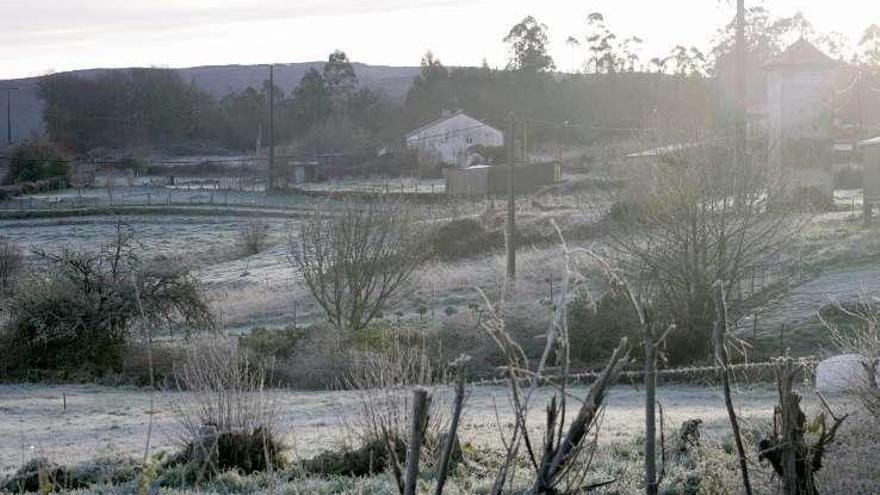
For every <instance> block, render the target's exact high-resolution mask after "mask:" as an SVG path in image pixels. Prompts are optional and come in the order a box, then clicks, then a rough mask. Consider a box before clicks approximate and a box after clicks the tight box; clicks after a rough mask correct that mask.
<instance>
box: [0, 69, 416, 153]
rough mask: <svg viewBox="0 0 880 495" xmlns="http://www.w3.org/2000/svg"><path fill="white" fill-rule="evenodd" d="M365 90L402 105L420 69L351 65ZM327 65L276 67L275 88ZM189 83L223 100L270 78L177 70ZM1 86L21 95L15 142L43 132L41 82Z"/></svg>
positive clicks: (2, 132)
mask: <svg viewBox="0 0 880 495" xmlns="http://www.w3.org/2000/svg"><path fill="white" fill-rule="evenodd" d="M352 65H353V66H354V69H355V72H357V75H358V79H359V80H360V82H361V84H362V85H363V86H366V87H368V88H370V89H377V90H381V91H382V92H383V93H384V94H385V95H386V97H387V98H389V99H390V100H392V101H397V102H403V100H404V98H405V96H406V92H407V90H408V89H409V87H410V85H411V84H412V80H413V78H414V77H415V76H417V75H418V73H419V68H418V67H389V66H382V65H366V64H360V63H354V64H352ZM323 67H324V62H304V63H294V64H276V65H275V85H276V86H278V87H279V88H281V89H282V90H283V91H284V92H285V93H289V92H290V91H293V89H294V88H296V86H297V85H298V84H299V81H300V79H302V76H303V75H304V74H305V73H306V71H308V70H309V69H311V68H315V69H317V70H319V71H320V70H321V69H322V68H323ZM114 70H125V69H84V70H76V71H70V72H69V73H71V74H77V75H81V76H83V77H94V76H95V75H97V74H100V73H104V72H111V71H114ZM174 70H176V71H178V72H179V73H180V74H181V75H182V76H183V78H184V80H187V81H190V80H192V81H195V83H196V85H198V86H199V87H200V88H202V89H203V90H204V91H206V92H208V93H210V94H212V95H214V96H216V97H218V98H219V97H222V96H224V95H227V94H229V93H233V92H237V91H241V90H243V89H246V88H247V87H248V86H253V87H255V88H258V87H260V85H261V84H262V83H263V81H264V80H266V79H268V78H269V69H268V67H267V66H265V65H211V66H203V67H190V68H184V69H174ZM0 86H15V87H19V88H21V90H20V91H14V92H13V93H12V133H13V139H14V140H16V141H17V140H20V139H25V138H28V137H32V136H35V135H39V134H42V132H43V118H42V110H43V104H42V100H40V97H39V78H37V77H30V78H25V79H11V80H5V81H3V80H0ZM0 94H2V96H0V117H2V118H0V141H2V142H5V140H6V101H5V100H6V96H5V92H0Z"/></svg>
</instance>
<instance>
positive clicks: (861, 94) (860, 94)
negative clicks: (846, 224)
mask: <svg viewBox="0 0 880 495" xmlns="http://www.w3.org/2000/svg"><path fill="white" fill-rule="evenodd" d="M856 77H858V79H857V80H856V98H857V101H856V109H857V110H858V116H859V117H858V118H859V123H858V126H857V127H856V139H855V143H853V153H856V154H858V157H859V162H860V163H861V165H862V170H864V168H865V159H864V156H863V155H862V153H861V152H860V150H859V143H860V142H861V141H862V136H864V134H863V132H864V128H865V108H864V105H865V78H864V73H863V72H862V69H859V73H858V75H857V76H856ZM868 192H869V190H868V188H866V187H865V184H864V181H863V183H862V218H863V221H864V222H865V224H866V225H867V224H870V223H871V214H872V213H873V211H872V207H873V204H872V203H871V201H872V200H874V199H876V198H869V197H868V194H867V193H868Z"/></svg>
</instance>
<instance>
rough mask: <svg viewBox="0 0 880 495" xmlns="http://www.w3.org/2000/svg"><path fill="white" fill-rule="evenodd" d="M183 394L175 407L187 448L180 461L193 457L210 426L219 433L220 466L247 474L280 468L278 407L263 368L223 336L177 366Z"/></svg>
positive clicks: (198, 348) (199, 345) (205, 342)
mask: <svg viewBox="0 0 880 495" xmlns="http://www.w3.org/2000/svg"><path fill="white" fill-rule="evenodd" d="M175 376H176V379H177V386H178V389H179V390H180V394H179V395H177V396H175V398H174V400H173V401H172V408H173V410H174V412H175V414H176V416H177V419H178V422H179V423H180V426H181V427H182V430H183V435H184V437H183V438H184V441H185V442H186V448H185V449H184V451H183V452H182V453H181V454H180V455H179V456H178V460H179V461H191V460H193V449H194V445H196V444H197V443H198V442H199V441H200V439H201V437H202V436H203V428H204V427H206V426H211V427H214V428H216V433H217V450H218V452H217V459H218V464H217V466H215V467H216V468H218V469H220V470H223V469H241V470H243V471H245V472H253V471H264V470H267V469H269V468H270V467H281V465H282V464H283V458H282V457H281V455H280V454H281V452H282V451H283V450H284V447H283V445H282V444H281V442H280V441H279V440H278V439H277V433H276V428H277V419H278V416H279V410H278V408H277V406H276V403H275V401H274V399H273V398H272V396H271V395H270V394H269V393H268V391H267V384H266V376H265V371H264V367H263V366H262V365H261V364H260V363H254V362H251V361H250V360H249V359H248V357H247V355H246V353H244V352H241V351H240V350H239V349H238V348H237V346H236V345H235V344H234V343H233V342H231V341H229V340H222V339H216V338H212V339H205V340H203V341H200V342H198V343H197V344H196V345H194V346H193V347H192V348H191V349H190V351H189V353H188V355H187V357H186V361H185V362H184V363H183V364H182V365H181V366H179V367H178V368H177V369H176V370H175Z"/></svg>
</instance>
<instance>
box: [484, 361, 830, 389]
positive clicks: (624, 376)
mask: <svg viewBox="0 0 880 495" xmlns="http://www.w3.org/2000/svg"><path fill="white" fill-rule="evenodd" d="M818 363H819V359H817V358H816V357H814V356H807V357H802V358H797V359H795V360H794V367H795V369H796V370H798V371H799V372H800V373H801V375H802V378H803V379H809V380H812V379H813V377H814V376H815V370H816V365H817V364H818ZM776 364H777V360H775V359H774V360H770V361H761V362H757V363H738V364H733V365H731V366H730V368H731V372H733V373H734V376H735V377H736V378H739V379H741V380H745V381H747V382H752V383H755V382H770V381H773V379H774V377H775V375H774V369H775V366H776ZM721 370H722V368H721V367H720V366H686V367H680V368H667V369H659V370H657V381H658V382H700V383H706V382H710V383H711V382H714V381H715V380H716V379H717V378H719V374H720V373H721ZM600 373H601V372H600V371H584V372H578V373H571V374H570V375H569V376H568V383H581V384H583V383H589V382H592V381H593V380H595V379H596V378H597V377H598V376H599V374H600ZM644 375H645V373H644V371H638V370H624V371H622V372H621V373H620V379H619V380H618V382H635V381H636V379H643V378H644ZM560 378H561V377H560V376H559V375H550V376H546V377H544V378H543V379H542V382H544V383H547V384H555V383H559V380H560ZM507 382H508V380H507V378H485V379H477V380H472V381H470V382H469V384H470V385H476V386H480V385H483V386H493V385H503V384H506V383H507Z"/></svg>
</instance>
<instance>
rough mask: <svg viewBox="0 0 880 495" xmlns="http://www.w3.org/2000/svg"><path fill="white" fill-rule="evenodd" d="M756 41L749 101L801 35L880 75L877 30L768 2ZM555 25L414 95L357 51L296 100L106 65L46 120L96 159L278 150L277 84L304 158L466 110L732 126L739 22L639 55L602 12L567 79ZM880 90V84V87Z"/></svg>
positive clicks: (572, 132)
mask: <svg viewBox="0 0 880 495" xmlns="http://www.w3.org/2000/svg"><path fill="white" fill-rule="evenodd" d="M747 22H748V29H747V33H746V43H747V52H748V56H747V60H748V68H747V70H748V77H749V87H750V88H753V89H752V91H751V95H750V104H756V103H760V101H762V99H763V97H764V93H765V92H764V91H763V90H762V89H761V88H764V87H765V83H764V79H763V78H764V77H766V76H765V75H764V73H763V71H762V70H761V67H762V66H763V65H764V64H765V63H767V62H768V61H769V60H771V59H772V58H774V57H776V56H777V55H779V54H780V53H781V52H782V51H783V50H784V49H785V48H786V47H787V46H788V45H789V44H790V43H792V42H793V41H796V40H797V39H798V38H805V39H808V40H810V41H812V42H814V43H815V44H817V45H818V46H819V47H820V48H822V49H823V50H824V51H826V53H828V54H829V55H831V56H832V57H836V58H838V59H841V60H843V58H844V57H845V54H846V53H848V52H847V50H849V52H850V53H851V55H850V60H849V62H850V64H851V65H852V66H854V67H862V68H869V69H870V70H869V74H870V77H874V78H875V79H876V78H877V76H878V74H877V69H876V68H877V67H878V65H880V27H877V26H876V25H872V26H870V27H869V28H868V29H866V31H865V34H864V36H863V37H862V39H861V40H860V41H859V43H858V44H857V45H856V46H855V49H854V50H853V49H849V48H848V46H849V45H848V43H847V41H846V40H845V39H844V37H843V36H842V35H839V34H834V33H831V34H825V33H819V32H818V31H816V30H815V29H814V28H813V26H812V24H811V23H810V22H809V20H807V19H806V18H805V17H804V16H803V15H802V14H795V15H794V16H791V17H783V18H777V17H773V16H772V15H771V14H770V13H769V12H768V11H767V10H766V9H765V8H764V7H754V8H752V9H750V10H749V11H748V15H747ZM548 39H549V30H548V28H547V26H546V25H544V24H542V23H540V22H539V21H538V20H536V19H535V18H533V17H531V16H529V17H526V18H525V19H523V20H522V21H521V22H519V23H517V24H516V25H515V26H513V27H512V28H511V29H510V31H509V32H508V34H507V35H506V36H505V37H504V38H503V42H504V43H505V44H506V45H507V46H508V48H509V52H510V55H509V61H508V63H507V65H506V66H505V67H503V68H490V67H489V65H488V64H487V63H485V62H484V64H483V66H482V67H454V68H450V67H446V66H444V65H443V64H442V62H441V61H440V59H439V58H438V57H437V56H436V55H435V54H433V53H432V52H430V51H428V52H427V53H426V54H425V55H424V57H423V58H422V60H421V71H420V73H419V75H418V76H417V77H416V78H415V80H414V81H413V83H412V86H411V87H410V89H409V91H408V93H407V95H406V98H405V101H404V102H402V103H398V102H394V101H391V100H390V99H389V98H387V97H386V96H385V95H384V94H383V93H382V92H381V91H379V90H374V89H369V88H366V87H363V86H362V85H361V84H360V81H359V80H358V77H357V74H356V72H355V70H354V68H353V66H352V64H351V62H350V61H349V59H348V57H347V55H346V54H345V53H344V52H342V51H339V50H337V51H335V52H333V53H332V54H330V56H329V57H328V59H327V62H326V63H325V65H324V67H323V70H320V71H319V70H317V69H314V68H313V69H311V70H309V71H308V72H307V73H306V74H305V75H304V76H303V77H302V79H301V80H300V82H299V84H298V85H297V86H296V87H295V88H293V89H292V90H290V91H289V92H287V93H285V91H283V90H282V89H281V88H278V87H277V86H276V87H275V88H270V86H269V82H268V81H264V82H263V84H262V85H261V86H260V87H257V88H254V87H248V88H247V89H245V90H243V91H239V92H235V93H231V94H228V95H226V96H223V97H222V98H215V97H213V96H211V95H209V94H207V93H206V92H204V91H203V90H201V89H200V88H198V87H197V86H196V85H195V83H194V82H187V81H185V80H184V79H183V78H182V77H181V76H180V74H179V73H178V72H176V71H174V70H169V69H158V68H144V69H128V70H124V71H108V72H104V73H101V74H99V75H98V76H96V77H92V78H86V77H81V76H76V75H73V74H54V75H49V76H46V77H45V78H43V80H42V82H41V96H42V98H43V100H44V102H45V109H44V120H45V124H46V129H47V131H48V134H49V136H50V137H51V139H52V140H54V141H56V142H59V143H61V144H63V145H64V146H65V147H67V148H69V149H71V150H74V151H77V152H85V151H88V150H91V149H93V148H98V147H108V148H130V147H132V146H142V145H147V146H156V147H163V148H168V147H171V146H173V145H176V144H179V143H192V142H205V143H211V144H214V145H216V146H218V147H222V148H225V149H229V150H235V151H246V150H252V149H254V147H255V145H256V144H257V142H258V141H260V140H262V142H263V143H266V142H268V130H269V111H268V106H269V94H270V89H274V91H271V93H273V94H274V99H275V101H274V104H275V122H274V124H275V125H274V127H275V138H276V142H280V143H284V144H288V145H291V146H292V147H293V149H294V150H296V151H297V152H303V153H305V152H309V153H310V152H335V153H345V154H348V155H353V156H362V157H368V156H375V153H376V151H377V150H378V149H380V148H382V147H391V148H394V147H396V146H397V145H399V144H400V142H401V137H402V135H403V133H405V132H406V131H407V130H409V129H412V128H414V127H416V126H419V125H422V124H424V123H426V122H429V121H431V120H433V119H436V118H437V117H439V116H440V115H441V113H442V112H443V111H444V110H456V109H462V110H464V111H466V112H467V113H468V114H470V115H472V116H474V117H476V118H478V119H481V120H483V121H485V122H487V123H489V124H491V125H494V126H496V127H498V128H500V129H506V125H507V123H508V122H509V120H510V117H511V114H512V115H513V116H515V117H516V118H518V119H524V120H531V121H534V122H535V124H534V126H533V127H532V128H531V129H529V138H530V139H531V140H534V142H538V143H540V142H550V141H552V142H563V141H564V142H572V141H580V142H589V141H593V140H596V139H604V138H606V137H609V136H614V137H616V136H619V135H620V133H627V132H635V131H637V130H645V129H653V128H667V129H669V128H688V129H693V128H707V127H710V126H712V125H715V124H717V123H724V122H725V120H726V119H725V117H724V116H725V115H727V114H729V110H730V105H731V104H732V103H731V102H729V101H728V100H727V99H726V98H725V97H724V95H725V94H729V93H730V91H727V89H729V88H728V86H731V85H732V66H733V57H732V53H733V40H734V30H733V25H732V24H730V25H727V26H723V27H722V28H721V29H719V31H718V33H717V35H716V38H715V40H714V42H713V43H714V46H713V47H712V48H711V50H709V51H706V52H704V51H702V50H700V49H699V48H697V47H686V46H684V45H679V46H675V47H673V48H672V49H671V51H670V53H669V54H668V56H665V57H654V58H652V59H651V60H642V59H641V58H640V55H639V48H640V46H641V45H642V44H643V43H644V40H643V39H642V38H640V37H638V36H626V35H622V34H619V33H617V32H615V31H614V30H613V29H612V26H611V24H610V22H609V20H608V19H606V17H605V16H603V15H602V14H601V13H592V14H590V15H588V16H587V18H586V21H585V31H584V33H583V34H581V35H577V36H570V37H569V38H568V42H569V44H570V45H571V46H573V47H575V48H579V49H582V50H584V51H585V57H584V62H583V70H581V71H579V72H577V73H560V72H557V71H556V66H555V63H554V60H553V57H552V56H551V55H550V53H549V51H548ZM875 86H876V85H875Z"/></svg>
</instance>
